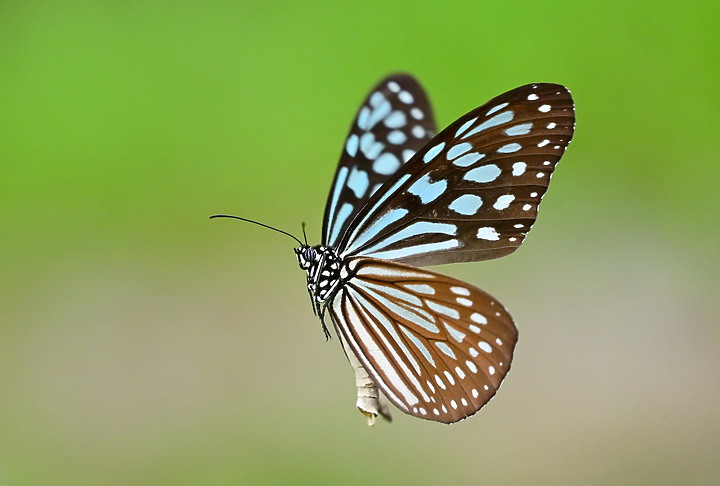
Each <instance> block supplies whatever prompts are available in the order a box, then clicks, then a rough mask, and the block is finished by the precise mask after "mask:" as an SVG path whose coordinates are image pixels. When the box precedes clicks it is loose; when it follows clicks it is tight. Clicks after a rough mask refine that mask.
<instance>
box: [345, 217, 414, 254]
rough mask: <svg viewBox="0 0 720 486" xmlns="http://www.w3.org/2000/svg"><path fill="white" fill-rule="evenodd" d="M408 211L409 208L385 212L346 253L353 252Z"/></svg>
mask: <svg viewBox="0 0 720 486" xmlns="http://www.w3.org/2000/svg"><path fill="white" fill-rule="evenodd" d="M407 213H408V210H407V209H393V210H392V211H389V212H387V213H386V214H383V215H382V216H381V217H380V218H378V220H377V221H375V222H374V223H373V224H372V225H370V227H369V228H368V229H367V230H365V232H364V233H362V234H361V235H360V236H359V237H358V238H357V239H356V240H355V241H353V244H352V246H350V247H349V248H348V249H347V250H346V252H345V253H348V252H351V251H353V250H354V249H356V248H359V247H361V246H362V245H364V244H365V243H366V242H368V241H370V240H371V239H372V238H373V237H375V236H376V235H377V234H378V233H380V232H381V231H382V230H384V229H385V228H387V226H388V225H391V224H393V223H394V222H395V221H397V220H399V219H402V218H403V217H404V216H405V215H406V214H407Z"/></svg>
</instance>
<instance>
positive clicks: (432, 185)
mask: <svg viewBox="0 0 720 486" xmlns="http://www.w3.org/2000/svg"><path fill="white" fill-rule="evenodd" d="M445 189H447V181H446V180H444V179H443V180H439V181H435V182H433V181H431V180H430V174H425V175H424V176H422V177H421V178H420V179H418V180H417V181H416V182H415V183H414V184H413V185H412V186H410V187H409V188H408V192H409V193H410V194H414V195H416V196H418V197H419V198H420V201H421V202H422V203H423V204H428V203H430V202H432V201H434V200H435V199H437V198H438V197H440V196H441V195H442V194H443V193H444V192H445Z"/></svg>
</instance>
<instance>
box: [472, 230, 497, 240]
mask: <svg viewBox="0 0 720 486" xmlns="http://www.w3.org/2000/svg"><path fill="white" fill-rule="evenodd" d="M477 237H478V238H479V239H481V240H488V241H498V240H499V239H500V235H499V234H498V232H497V230H496V229H495V228H493V227H492V226H483V227H482V228H478V231H477Z"/></svg>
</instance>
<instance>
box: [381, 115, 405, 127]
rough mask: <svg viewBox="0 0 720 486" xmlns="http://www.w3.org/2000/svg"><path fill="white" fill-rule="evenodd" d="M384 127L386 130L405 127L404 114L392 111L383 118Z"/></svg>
mask: <svg viewBox="0 0 720 486" xmlns="http://www.w3.org/2000/svg"><path fill="white" fill-rule="evenodd" d="M385 126H386V127H388V128H402V127H404V126H405V113H403V112H402V111H393V112H392V113H391V114H390V115H389V116H388V117H387V118H385Z"/></svg>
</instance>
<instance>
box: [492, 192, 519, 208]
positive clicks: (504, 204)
mask: <svg viewBox="0 0 720 486" xmlns="http://www.w3.org/2000/svg"><path fill="white" fill-rule="evenodd" d="M514 200H515V196H513V195H512V194H505V195H503V196H500V197H499V198H497V201H495V204H493V207H494V208H495V209H497V210H498V211H502V210H503V209H507V208H508V206H510V203H511V202H513V201H514Z"/></svg>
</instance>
